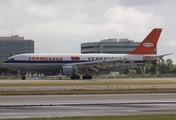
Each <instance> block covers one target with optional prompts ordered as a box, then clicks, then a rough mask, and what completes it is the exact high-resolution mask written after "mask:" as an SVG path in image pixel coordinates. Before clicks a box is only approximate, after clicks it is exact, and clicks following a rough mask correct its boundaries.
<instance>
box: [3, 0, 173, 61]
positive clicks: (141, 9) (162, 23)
mask: <svg viewBox="0 0 176 120" xmlns="http://www.w3.org/2000/svg"><path fill="white" fill-rule="evenodd" d="M175 12H176V0H0V36H11V35H19V36H24V37H25V39H32V40H34V41H35V52H36V53H80V43H84V42H99V41H100V40H102V39H107V38H117V39H119V38H129V39H130V40H134V41H139V42H141V41H142V40H143V39H144V38H145V37H146V36H147V35H148V33H149V32H150V31H151V30H152V29H153V28H155V27H159V28H163V31H162V33H161V36H160V39H159V42H158V45H157V46H158V54H165V53H175V51H176V14H175ZM165 58H166V59H167V58H171V59H172V60H173V61H174V63H175V64H176V53H175V54H174V55H171V56H168V57H165Z"/></svg>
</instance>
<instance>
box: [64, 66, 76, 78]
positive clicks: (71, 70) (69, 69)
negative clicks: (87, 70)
mask: <svg viewBox="0 0 176 120" xmlns="http://www.w3.org/2000/svg"><path fill="white" fill-rule="evenodd" d="M61 72H62V75H67V76H72V75H77V74H78V67H77V66H63V67H62V69H61Z"/></svg>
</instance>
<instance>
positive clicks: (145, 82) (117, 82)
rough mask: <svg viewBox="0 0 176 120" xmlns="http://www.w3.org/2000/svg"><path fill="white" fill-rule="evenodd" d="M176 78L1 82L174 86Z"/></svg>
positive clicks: (8, 82)
mask: <svg viewBox="0 0 176 120" xmlns="http://www.w3.org/2000/svg"><path fill="white" fill-rule="evenodd" d="M174 84H176V80H175V78H125V79H124V78H116V79H93V80H0V87H1V86H2V87H3V86H99V85H174Z"/></svg>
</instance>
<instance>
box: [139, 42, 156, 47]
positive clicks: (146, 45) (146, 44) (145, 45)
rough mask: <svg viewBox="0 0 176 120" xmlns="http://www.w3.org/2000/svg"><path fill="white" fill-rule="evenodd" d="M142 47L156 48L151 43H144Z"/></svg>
mask: <svg viewBox="0 0 176 120" xmlns="http://www.w3.org/2000/svg"><path fill="white" fill-rule="evenodd" d="M142 45H143V46H144V47H147V48H152V47H153V46H154V44H153V43H150V42H146V43H143V44H142Z"/></svg>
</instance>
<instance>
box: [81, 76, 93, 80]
mask: <svg viewBox="0 0 176 120" xmlns="http://www.w3.org/2000/svg"><path fill="white" fill-rule="evenodd" d="M82 79H92V76H91V75H83V77H82Z"/></svg>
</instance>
